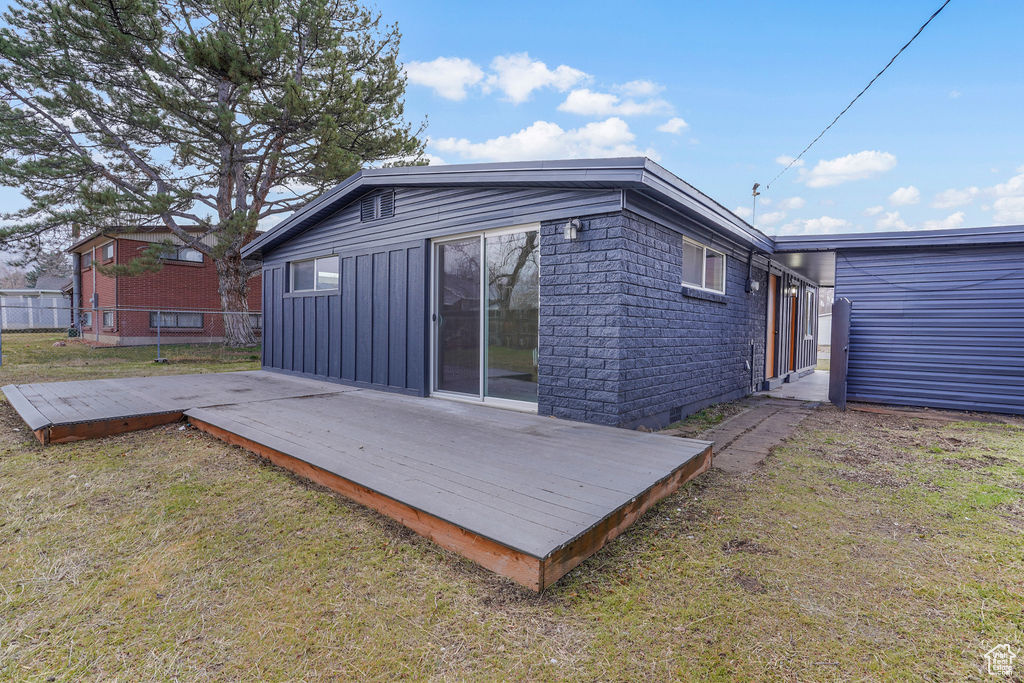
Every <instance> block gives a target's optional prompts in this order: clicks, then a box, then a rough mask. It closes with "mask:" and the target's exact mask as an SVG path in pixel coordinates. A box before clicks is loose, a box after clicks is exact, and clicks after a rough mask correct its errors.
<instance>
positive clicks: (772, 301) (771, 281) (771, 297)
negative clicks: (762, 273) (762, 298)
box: [764, 275, 779, 379]
mask: <svg viewBox="0 0 1024 683" xmlns="http://www.w3.org/2000/svg"><path fill="white" fill-rule="evenodd" d="M778 290H779V277H778V276H777V275H769V276H768V338H767V340H766V342H765V349H764V351H765V353H764V356H765V362H764V364H765V377H767V378H769V379H771V378H772V377H775V376H776V375H777V374H778V373H776V372H775V325H776V315H775V309H776V304H777V301H778V299H777V296H778Z"/></svg>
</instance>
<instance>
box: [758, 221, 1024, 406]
mask: <svg viewBox="0 0 1024 683" xmlns="http://www.w3.org/2000/svg"><path fill="white" fill-rule="evenodd" d="M776 257H777V258H780V259H783V260H787V261H788V262H790V263H794V262H797V261H799V262H801V264H802V265H803V267H804V269H805V270H807V271H809V272H818V273H822V274H824V275H823V276H822V277H821V278H820V281H821V283H822V284H834V285H835V288H836V290H835V297H836V300H837V301H838V300H839V299H840V298H845V299H848V300H849V301H850V304H851V310H850V320H849V340H850V341H849V356H848V357H849V360H848V370H847V374H846V398H847V400H849V401H864V402H871V403H889V404H895V405H907V406H926V407H934V408H948V409H954V410H977V411H989V412H1000V413H1014V414H1024V226H1013V225H1009V226H994V227H982V228H960V229H955V230H914V231H902V232H889V233H866V234H856V235H853V234H851V235H819V236H800V237H779V238H776ZM833 357H835V354H833Z"/></svg>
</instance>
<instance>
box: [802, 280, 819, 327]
mask: <svg viewBox="0 0 1024 683" xmlns="http://www.w3.org/2000/svg"><path fill="white" fill-rule="evenodd" d="M805 291H806V294H805V295H804V305H805V306H807V310H806V311H804V339H813V338H814V321H815V320H816V319H817V317H818V297H817V295H816V293H815V291H814V290H813V289H811V288H810V287H808V288H807V289H806V290H805Z"/></svg>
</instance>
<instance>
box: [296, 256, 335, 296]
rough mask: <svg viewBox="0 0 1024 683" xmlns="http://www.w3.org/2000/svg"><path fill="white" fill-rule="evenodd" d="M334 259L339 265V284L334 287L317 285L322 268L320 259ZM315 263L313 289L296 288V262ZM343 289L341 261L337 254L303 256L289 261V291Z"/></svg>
mask: <svg viewBox="0 0 1024 683" xmlns="http://www.w3.org/2000/svg"><path fill="white" fill-rule="evenodd" d="M331 260H333V261H334V262H335V263H336V264H337V265H338V284H337V285H336V286H334V287H317V284H318V280H319V278H318V274H319V273H320V268H319V266H318V265H317V262H318V261H331ZM310 262H312V264H313V288H312V289H296V288H295V264H297V263H310ZM339 289H341V263H340V262H339V261H338V255H337V254H331V255H330V256H316V257H314V258H303V259H297V260H295V261H289V262H288V291H289V292H292V293H295V294H301V293H304V292H336V291H338V290H339Z"/></svg>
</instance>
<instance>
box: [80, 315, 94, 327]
mask: <svg viewBox="0 0 1024 683" xmlns="http://www.w3.org/2000/svg"><path fill="white" fill-rule="evenodd" d="M82 327H90V328H91V327H92V311H82Z"/></svg>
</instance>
